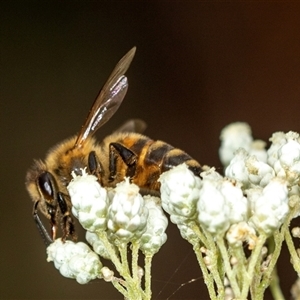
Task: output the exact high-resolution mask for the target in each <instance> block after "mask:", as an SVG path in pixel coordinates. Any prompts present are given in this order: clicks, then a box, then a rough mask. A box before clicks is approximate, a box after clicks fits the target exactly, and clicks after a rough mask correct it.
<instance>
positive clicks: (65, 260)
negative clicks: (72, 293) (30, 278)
mask: <svg viewBox="0 0 300 300" xmlns="http://www.w3.org/2000/svg"><path fill="white" fill-rule="evenodd" d="M47 254H48V258H47V261H53V262H54V265H55V267H56V269H58V270H59V271H60V273H61V274H62V275H63V276H65V277H67V278H75V279H76V281H77V282H78V283H80V284H86V283H88V282H89V281H90V280H93V279H96V278H98V277H99V276H100V270H101V268H102V264H101V262H100V260H99V257H98V255H97V254H96V253H94V252H93V251H92V250H91V249H90V248H89V247H88V246H87V245H86V244H84V243H81V242H79V243H74V242H71V241H66V242H64V243H63V242H62V241H61V239H57V240H55V241H54V242H53V243H52V244H51V245H50V246H49V247H48V248H47Z"/></svg>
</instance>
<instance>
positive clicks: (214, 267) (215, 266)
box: [189, 223, 225, 299]
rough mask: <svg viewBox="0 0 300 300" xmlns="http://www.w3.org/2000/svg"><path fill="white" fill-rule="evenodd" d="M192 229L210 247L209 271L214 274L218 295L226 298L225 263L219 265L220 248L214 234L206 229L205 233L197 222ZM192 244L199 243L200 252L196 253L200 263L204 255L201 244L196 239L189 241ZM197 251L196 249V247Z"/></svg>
mask: <svg viewBox="0 0 300 300" xmlns="http://www.w3.org/2000/svg"><path fill="white" fill-rule="evenodd" d="M191 226H192V230H193V232H194V233H196V234H197V236H198V238H199V240H200V241H201V242H202V243H203V244H204V246H205V248H206V249H208V251H209V252H210V255H209V258H210V259H211V268H210V269H209V271H210V272H211V274H212V276H213V280H214V282H215V284H216V286H217V291H218V297H219V299H223V298H224V295H225V294H224V293H225V289H224V282H223V280H224V274H223V270H222V268H223V264H222V263H221V264H220V265H219V261H218V259H219V253H218V249H217V247H216V244H215V242H214V238H213V237H212V235H211V234H210V233H209V232H207V231H205V230H204V229H203V231H204V234H203V233H202V232H201V230H200V228H199V227H198V226H197V225H196V224H195V223H193V224H192V225H191ZM189 242H190V243H191V244H192V245H197V247H198V249H199V250H198V251H199V252H198V253H196V252H195V253H196V256H197V260H198V263H199V265H200V260H199V259H200V258H201V259H202V260H203V256H202V253H201V251H200V246H199V242H198V241H197V242H195V241H189ZM194 251H195V249H194ZM203 263H204V260H203ZM204 266H205V270H207V267H206V265H205V263H204ZM200 268H201V269H202V267H201V265H200ZM202 272H203V269H202ZM221 275H223V277H222V278H221ZM207 286H208V285H207Z"/></svg>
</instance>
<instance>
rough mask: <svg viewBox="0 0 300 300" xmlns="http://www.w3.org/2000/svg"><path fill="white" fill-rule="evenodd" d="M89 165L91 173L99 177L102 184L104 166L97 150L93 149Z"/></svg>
mask: <svg viewBox="0 0 300 300" xmlns="http://www.w3.org/2000/svg"><path fill="white" fill-rule="evenodd" d="M88 167H89V171H90V173H91V174H93V175H95V176H96V177H97V178H98V181H99V183H100V184H101V185H102V178H103V176H104V171H103V167H102V165H101V162H100V161H99V160H98V158H97V156H96V152H95V151H91V152H90V153H89V157H88Z"/></svg>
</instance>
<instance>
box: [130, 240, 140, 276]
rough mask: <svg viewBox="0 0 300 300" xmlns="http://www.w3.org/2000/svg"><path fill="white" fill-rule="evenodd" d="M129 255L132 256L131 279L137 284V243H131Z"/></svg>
mask: <svg viewBox="0 0 300 300" xmlns="http://www.w3.org/2000/svg"><path fill="white" fill-rule="evenodd" d="M131 255H132V261H131V269H132V277H133V280H134V281H135V282H138V281H140V278H139V277H138V274H139V270H138V268H139V266H138V257H139V243H138V242H137V241H135V242H133V243H132V248H131Z"/></svg>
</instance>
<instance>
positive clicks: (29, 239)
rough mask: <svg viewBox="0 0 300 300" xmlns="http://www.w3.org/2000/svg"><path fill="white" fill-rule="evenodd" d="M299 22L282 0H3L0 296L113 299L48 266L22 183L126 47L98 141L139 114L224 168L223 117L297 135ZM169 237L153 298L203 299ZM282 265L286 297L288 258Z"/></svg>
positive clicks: (76, 124) (111, 293)
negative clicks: (117, 103) (117, 95)
mask: <svg viewBox="0 0 300 300" xmlns="http://www.w3.org/2000/svg"><path fill="white" fill-rule="evenodd" d="M299 15H300V3H299V2H288V1H286V2H271V1H269V2H264V3H262V2H261V3H259V1H257V2H253V1H251V2H249V3H245V2H243V3H242V2H240V3H235V2H206V1H205V2H202V1H193V2H192V1H190V2H189V1H182V2H177V1H176V2H175V1H152V2H138V1H72V2H70V1H59V2H56V1H43V2H40V1H36V2H33V1H31V2H29V1H19V2H17V1H11V2H9V1H7V2H4V1H2V2H1V4H0V16H1V25H0V27H1V29H0V30H1V46H0V49H1V110H0V112H1V118H0V122H1V141H2V142H1V157H2V162H1V164H2V166H3V168H2V172H1V177H0V178H1V179H0V180H1V192H2V194H1V195H2V197H1V198H2V199H1V208H0V214H1V217H0V225H1V226H0V230H1V251H0V253H1V256H0V266H1V273H0V297H1V299H34V298H36V299H96V298H97V299H122V297H121V295H120V294H118V293H117V292H115V290H114V289H113V288H112V286H111V285H110V284H109V283H105V282H102V281H100V280H98V281H93V282H91V283H90V284H87V285H85V286H80V285H79V284H77V283H76V282H75V281H74V280H69V279H65V278H63V277H62V276H61V275H60V274H59V273H58V272H57V271H56V269H55V268H54V266H53V264H52V263H47V262H46V253H45V247H44V244H43V242H42V240H41V238H40V236H39V234H38V232H37V230H36V228H35V225H34V222H33V220H32V216H31V210H32V203H31V200H30V199H29V196H28V195H27V192H26V190H25V187H24V177H25V173H26V170H27V168H28V167H29V166H30V165H31V163H32V160H33V158H43V157H44V156H45V153H46V151H47V150H48V149H49V147H51V146H53V145H54V144H56V143H57V142H59V141H61V140H62V139H64V138H66V137H68V136H70V135H72V134H74V133H76V132H77V131H78V130H79V128H80V126H81V125H82V122H83V120H84V118H85V116H86V114H87V111H88V110H89V108H90V105H91V103H92V102H93V99H94V97H95V96H96V94H97V93H98V90H99V88H100V87H101V86H102V84H103V83H104V81H105V80H106V79H107V77H108V75H109V73H110V72H111V71H112V69H113V67H114V66H115V64H116V62H117V61H118V60H119V59H120V58H121V57H122V56H123V55H124V54H125V53H126V52H127V51H128V50H129V49H130V48H131V47H132V46H134V45H135V46H137V53H136V56H135V58H134V61H133V63H132V65H131V67H130V69H129V71H128V73H127V74H128V77H129V83H130V88H129V91H128V94H127V96H126V99H125V101H124V103H123V105H122V106H121V108H120V109H119V111H118V112H117V113H116V114H115V116H114V117H113V118H112V119H111V121H110V122H108V123H107V125H105V126H104V127H103V128H102V129H101V130H100V131H99V133H98V137H99V139H100V138H102V137H103V136H105V135H106V134H109V133H110V132H112V131H113V130H114V129H115V128H116V127H117V126H119V125H120V124H121V123H122V122H123V121H125V120H127V119H129V118H137V117H138V118H142V119H144V120H145V121H146V122H147V124H148V129H147V132H146V133H147V135H149V136H150V137H152V138H153V139H162V140H165V141H167V142H168V143H170V144H172V145H175V146H177V147H179V148H182V149H184V150H185V151H187V152H188V153H190V154H191V155H192V156H193V157H194V158H195V159H197V160H199V162H200V163H202V164H208V165H211V166H216V167H218V168H219V169H220V170H221V168H220V162H219V159H218V147H219V133H220V130H221V129H222V128H223V127H224V126H225V125H227V124H228V123H230V122H234V121H245V122H248V123H249V124H250V125H251V126H252V129H253V132H254V136H255V137H256V138H261V139H264V140H267V139H268V138H269V137H270V136H271V134H272V133H273V132H275V131H278V130H281V131H288V130H294V131H298V132H299V131H300V121H299V116H300V114H299V112H300V102H299V95H300V17H299ZM168 235H169V239H168V242H167V244H166V245H164V246H163V247H162V249H161V251H160V252H159V253H158V254H157V255H156V257H154V262H153V299H166V298H168V297H170V299H207V298H208V296H207V292H206V288H205V287H204V285H203V279H202V278H201V276H202V275H201V272H200V271H199V267H198V265H197V261H196V259H195V257H194V254H193V251H192V247H191V246H190V245H189V244H188V243H187V242H185V241H183V240H182V239H181V238H180V236H179V233H178V230H177V229H176V228H175V227H174V226H171V225H170V228H169V231H168ZM279 268H280V270H279V272H280V274H281V278H282V279H281V280H282V285H283V288H284V292H285V295H286V297H287V298H289V289H290V286H291V284H292V283H293V282H294V280H295V278H296V275H295V273H294V272H293V271H291V270H292V269H291V267H290V264H289V257H288V256H283V257H282V258H281V259H280V263H279ZM199 277H200V279H199V280H196V281H195V282H193V283H190V284H186V285H183V286H182V287H181V288H180V289H179V290H178V291H177V292H176V293H175V294H173V293H174V292H175V291H176V290H177V289H178V288H179V287H180V285H181V284H183V283H185V282H187V281H189V280H191V279H193V278H199ZM269 297H270V295H268V294H267V295H266V299H269Z"/></svg>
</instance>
